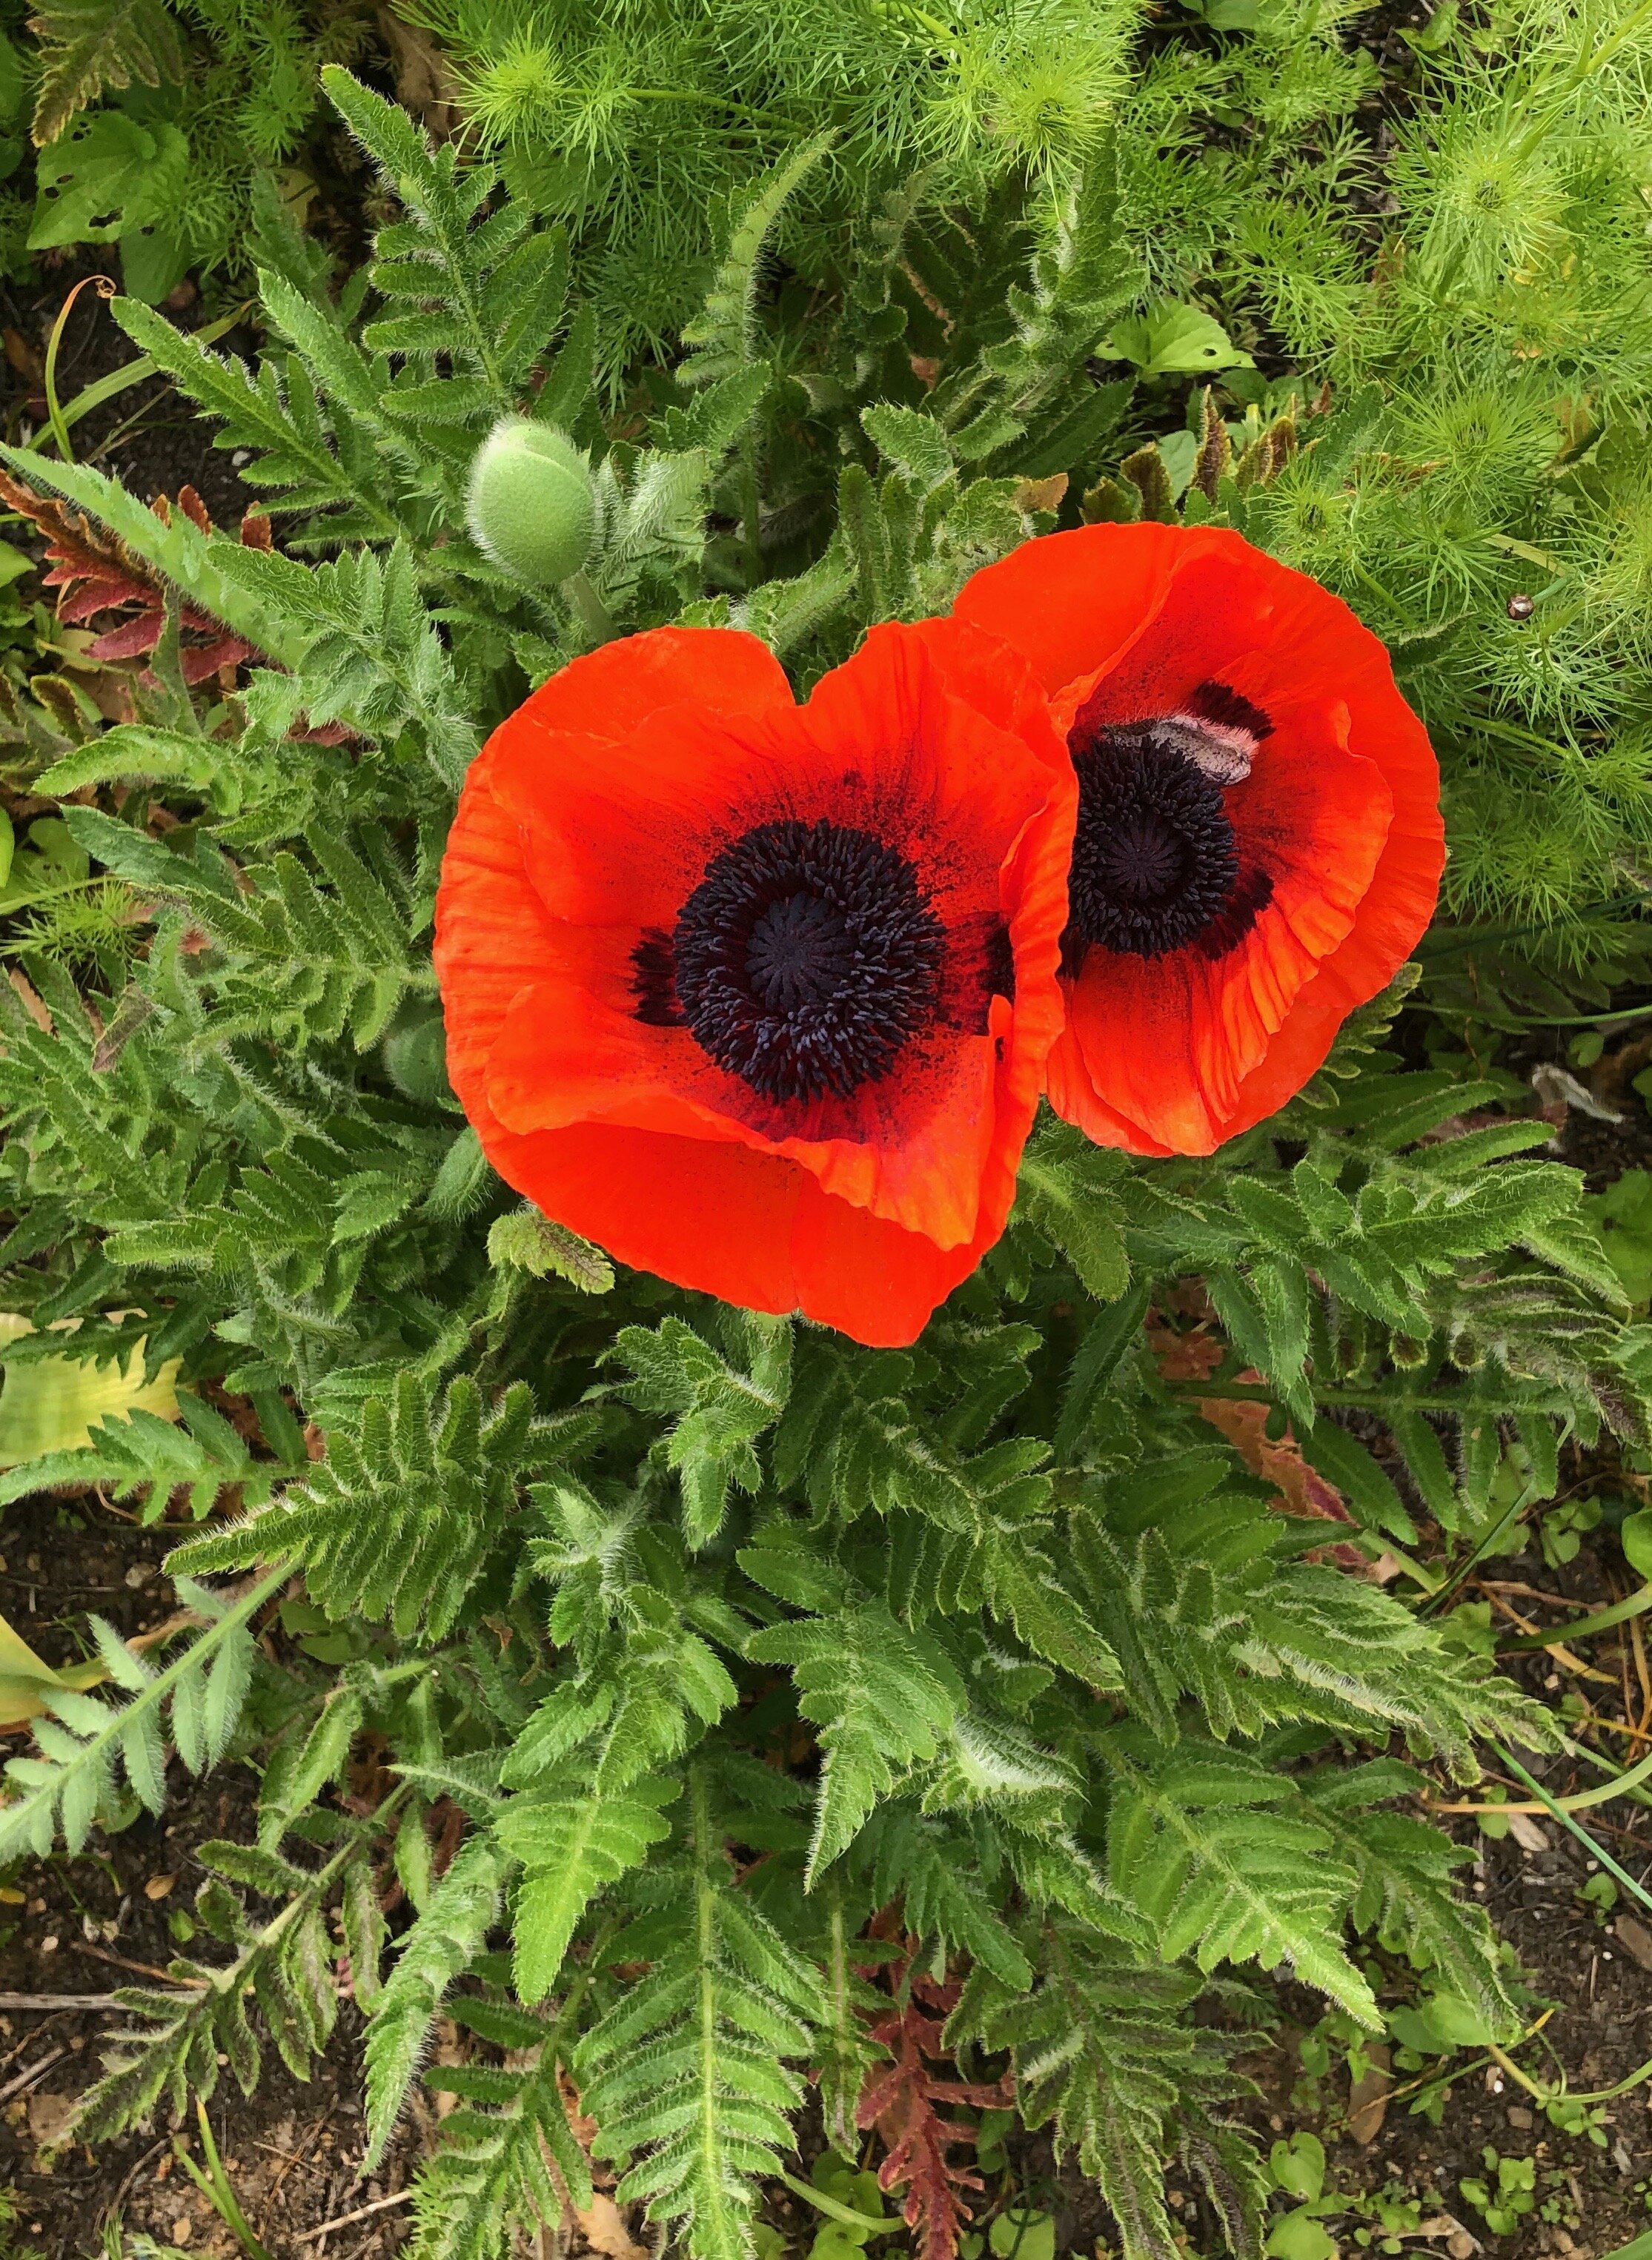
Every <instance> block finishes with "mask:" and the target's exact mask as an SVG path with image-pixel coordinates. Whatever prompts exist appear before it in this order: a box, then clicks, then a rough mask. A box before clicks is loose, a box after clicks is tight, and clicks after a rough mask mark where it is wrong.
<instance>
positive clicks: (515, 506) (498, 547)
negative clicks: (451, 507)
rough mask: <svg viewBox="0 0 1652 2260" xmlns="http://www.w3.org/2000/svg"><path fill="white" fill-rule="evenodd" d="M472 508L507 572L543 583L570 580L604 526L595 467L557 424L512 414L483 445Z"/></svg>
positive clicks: (484, 544) (476, 530)
mask: <svg viewBox="0 0 1652 2260" xmlns="http://www.w3.org/2000/svg"><path fill="white" fill-rule="evenodd" d="M465 514H466V517H467V519H468V521H469V526H470V531H471V533H473V534H474V535H475V537H476V542H477V544H478V546H479V547H481V548H482V549H483V551H485V553H486V554H487V555H488V556H490V557H491V558H492V560H493V561H494V563H495V564H496V565H501V566H503V567H504V570H505V571H506V572H507V573H514V574H515V575H516V576H517V578H518V580H519V581H527V582H530V583H532V584H533V586H534V587H535V588H547V587H548V586H549V585H550V584H551V583H553V582H555V581H566V580H567V578H568V577H569V574H570V573H577V572H578V570H579V569H580V567H581V566H582V565H583V563H584V561H585V560H586V558H587V557H588V556H589V555H590V542H591V535H592V533H593V532H594V531H595V529H596V524H597V500H596V496H595V494H594V493H593V491H592V489H591V483H590V468H589V466H588V465H587V463H586V461H585V458H584V456H583V454H581V453H580V451H579V449H578V448H577V447H576V446H575V445H574V443H573V441H572V440H570V439H569V436H568V434H567V433H566V432H559V431H558V430H557V428H556V426H555V425H554V424H533V423H530V422H529V421H528V419H527V418H526V416H506V417H504V418H503V419H502V420H501V421H500V422H499V423H497V424H496V425H495V426H494V427H493V429H492V431H491V432H490V433H489V434H488V436H487V438H486V439H485V440H483V443H482V445H481V447H478V448H477V450H476V460H475V461H474V462H473V463H472V464H471V466H470V487H469V492H468V497H467V498H466V511H465Z"/></svg>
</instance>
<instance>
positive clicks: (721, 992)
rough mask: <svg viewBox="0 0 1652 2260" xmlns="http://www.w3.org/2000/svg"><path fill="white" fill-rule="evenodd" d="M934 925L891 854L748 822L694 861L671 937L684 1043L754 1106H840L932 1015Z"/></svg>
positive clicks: (937, 950) (869, 839)
mask: <svg viewBox="0 0 1652 2260" xmlns="http://www.w3.org/2000/svg"><path fill="white" fill-rule="evenodd" d="M946 948H947V937H946V931H945V929H944V927H943V926H942V925H941V923H940V919H938V918H937V917H936V915H935V913H934V912H933V910H932V909H931V907H930V905H929V904H928V902H927V900H926V898H925V896H924V892H923V890H922V888H921V887H920V886H919V880H918V874H917V872H916V871H915V870H914V869H913V868H912V864H911V863H910V862H907V860H906V858H905V856H904V855H901V854H900V853H899V852H898V850H897V849H895V848H893V847H888V846H886V845H885V844H884V842H883V840H879V839H877V838H876V837H875V836H874V835H873V834H872V833H869V832H862V831H858V830H856V829H855V827H854V826H851V825H845V824H833V823H830V822H828V821H827V820H826V819H824V818H823V819H821V820H820V821H819V823H816V824H804V823H801V822H798V821H797V820H795V819H792V820H788V821H783V822H780V823H775V824H760V825H758V826H756V828H755V829H754V831H751V832H747V833H745V834H744V835H743V837H741V838H740V839H739V840H734V841H733V842H732V843H731V844H730V846H728V847H725V848H724V849H722V850H721V852H720V853H719V855H715V856H714V857H713V858H712V861H711V862H710V863H709V864H708V865H707V866H706V870H705V876H704V878H703V879H702V880H701V882H700V883H699V885H698V886H697V887H696V888H695V890H694V891H693V893H692V894H691V895H690V897H689V898H688V900H687V902H685V903H684V904H683V909H682V912H681V913H680V914H679V916H678V919H677V922H676V929H675V931H674V932H673V934H672V936H671V955H672V959H673V964H674V971H675V985H676V1001H677V1004H678V1005H679V1006H680V1008H681V1010H682V1012H683V1018H684V1019H686V1020H687V1022H688V1025H689V1027H690V1031H691V1032H692V1033H693V1035H694V1037H695V1039H696V1040H697V1042H698V1043H699V1044H700V1046H701V1047H702V1048H703V1049H704V1050H705V1051H706V1052H708V1053H709V1054H710V1055H711V1056H712V1058H713V1059H714V1060H715V1061H716V1062H717V1063H718V1065H719V1067H721V1068H724V1069H726V1070H727V1072H728V1073H729V1074H731V1075H737V1076H740V1078H741V1080H742V1081H743V1082H745V1083H747V1084H750V1086H751V1088H752V1089H753V1090H754V1091H759V1092H761V1093H762V1095H763V1096H764V1097H765V1098H771V1099H775V1100H777V1101H792V1100H799V1099H802V1100H810V1099H816V1098H826V1096H828V1095H830V1096H832V1097H833V1098H847V1097H849V1095H850V1094H851V1093H852V1092H854V1091H858V1090H859V1089H860V1088H861V1086H862V1084H867V1083H871V1082H874V1081H876V1078H877V1077H878V1076H882V1075H886V1074H887V1073H888V1072H889V1070H890V1068H891V1067H892V1066H893V1065H894V1063H895V1061H896V1059H897V1057H898V1055H899V1053H900V1051H901V1049H902V1048H903V1046H904V1045H905V1043H906V1042H907V1041H908V1040H909V1038H911V1037H912V1035H913V1034H914V1033H916V1032H917V1031H918V1030H919V1028H920V1027H922V1026H924V1025H925V1024H926V1021H928V1020H929V1019H931V1018H932V1017H933V1013H934V1011H935V1007H936V1004H937V1000H938V998H939V996H940V980H941V972H942V965H943V961H944V958H945V955H946Z"/></svg>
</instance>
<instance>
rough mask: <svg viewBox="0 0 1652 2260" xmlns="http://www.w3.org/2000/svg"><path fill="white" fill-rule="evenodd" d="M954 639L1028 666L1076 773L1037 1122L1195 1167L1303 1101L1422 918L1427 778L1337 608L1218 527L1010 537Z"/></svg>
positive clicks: (1346, 615)
mask: <svg viewBox="0 0 1652 2260" xmlns="http://www.w3.org/2000/svg"><path fill="white" fill-rule="evenodd" d="M955 618H957V619H962V620H966V621H969V623H970V624H972V625H973V626H976V627H979V628H984V629H987V630H990V632H991V633H993V634H994V635H998V636H1001V637H1002V638H1003V639H1004V640H1005V642H1006V643H1008V644H1011V645H1012V646H1013V647H1015V649H1016V650H1017V651H1019V652H1020V653H1021V654H1023V655H1024V656H1025V657H1026V659H1027V660H1028V661H1029V662H1031V664H1032V667H1033V672H1034V674H1035V675H1036V676H1038V678H1039V680H1040V682H1041V683H1042V684H1043V686H1044V689H1045V691H1046V692H1047V694H1048V697H1049V699H1050V703H1051V706H1052V709H1053V711H1054V712H1055V720H1056V725H1057V726H1058V728H1060V729H1061V731H1062V733H1064V735H1065V736H1066V739H1067V743H1068V747H1069V752H1070V753H1071V755H1072V757H1073V764H1074V767H1075V769H1076V772H1077V776H1078V792H1079V800H1078V826H1077V833H1076V838H1075V841H1074V847H1073V867H1072V873H1071V877H1070V881H1069V891H1070V896H1071V905H1072V914H1071V922H1070V924H1069V927H1068V931H1067V933H1066V935H1065V937H1064V939H1063V944H1062V989H1063V991H1064V992H1065V995H1066V1000H1067V1025H1066V1026H1065V1028H1064V1029H1063V1031H1062V1035H1061V1038H1060V1040H1059V1041H1058V1042H1057V1043H1056V1045H1055V1048H1054V1050H1053V1051H1052V1052H1051V1054H1050V1062H1049V1069H1048V1093H1049V1098H1050V1103H1051V1104H1052V1105H1053V1106H1054V1107H1055V1110H1056V1112H1058V1113H1060V1114H1062V1115H1064V1116H1065V1117H1066V1118H1067V1119H1068V1120H1069V1122H1076V1123H1077V1124H1078V1125H1079V1126H1080V1127H1081V1128H1083V1130H1085V1131H1086V1132H1088V1134H1090V1136H1091V1137H1092V1138H1094V1139H1095V1140H1096V1141H1098V1143H1100V1144H1102V1145H1106V1146H1122V1147H1124V1148H1126V1149H1127V1150H1128V1151H1129V1152H1131V1153H1135V1154H1208V1153H1211V1152H1212V1151H1213V1149H1214V1148H1216V1147H1217V1146H1219V1144H1221V1142H1222V1141H1223V1140H1224V1139H1227V1138H1232V1137H1234V1136H1236V1135H1237V1134H1238V1133H1239V1132H1240V1131H1241V1130H1248V1129H1249V1128H1250V1126H1252V1124H1253V1123H1256V1122H1260V1121H1262V1119H1264V1118H1265V1117H1266V1116H1268V1115H1269V1114H1272V1113H1274V1112H1276V1111H1277V1109H1278V1108H1279V1107H1280V1106H1282V1105H1284V1102H1285V1100H1286V1099H1287V1098H1290V1097H1291V1094H1292V1092H1293V1091H1299V1090H1300V1089H1301V1087H1302V1085H1303V1084H1305V1083H1306V1082H1307V1080H1308V1078H1309V1077H1310V1076H1312V1074H1313V1072H1314V1071H1315V1069H1317V1068H1318V1067H1319V1065H1320V1063H1321V1062H1322V1061H1323V1060H1324V1058H1325V1055H1326V1054H1327V1052H1328V1051H1329V1049H1330V1048H1331V1044H1332V1041H1333V1039H1334V1036H1335V1034H1336V1032H1337V1029H1338V1028H1339V1027H1340V1026H1341V1023H1342V1021H1343V1020H1344V1019H1346V1018H1347V1016H1348V1013H1349V1012H1351V1011H1352V1010H1353V1009H1354V1007H1355V1005H1362V1004H1363V1003H1364V1002H1365V1001H1366V1000H1367V998H1371V997H1374V996H1375V995H1376V994H1377V991H1379V990H1381V989H1382V988H1384V986H1385V985H1386V983H1388V982H1389V980H1390V979H1391V977H1392V976H1393V974H1394V973H1395V971H1396V970H1397V969H1398V967H1399V966H1400V965H1401V964H1402V963H1403V962H1405V958H1406V957H1407V956H1408V955H1410V952H1411V950H1412V948H1413V946H1414V945H1415V943H1416V941H1417V939H1418V937H1419V936H1420V934H1421V933H1422V932H1423V930H1424V928H1425V927H1426V926H1427V923H1428V920H1429V919H1430V917H1431V916H1432V914H1433V912H1434V900H1435V898H1436V896H1437V894H1438V892H1439V886H1440V873H1441V866H1442V864H1443V862H1444V860H1445V835H1444V831H1443V827H1442V826H1441V818H1440V805H1439V803H1440V772H1439V769H1438V767H1437V765H1436V763H1435V761H1434V753H1433V750H1432V748H1431V747H1430V746H1429V743H1428V739H1427V733H1426V732H1425V731H1424V729H1423V726H1422V724H1421V723H1420V721H1419V720H1418V719H1417V717H1416V716H1415V715H1414V714H1413V713H1412V711H1411V709H1410V708H1409V707H1408V706H1407V705H1406V704H1405V700H1404V699H1403V698H1402V697H1400V695H1399V692H1398V690H1396V688H1395V686H1394V678H1393V674H1392V671H1391V668H1390V666H1389V662H1388V654H1386V652H1385V651H1384V648H1383V647H1382V645H1381V644H1380V643H1379V642H1378V641H1377V638H1376V637H1375V636H1374V635H1372V634H1371V633H1370V631H1369V630H1368V629H1366V628H1364V627H1362V626H1361V625H1360V623H1359V621H1358V620H1357V619H1355V617H1354V615H1353V613H1352V612H1351V611H1349V610H1348V606H1347V605H1346V604H1343V603H1342V602H1341V599H1340V598H1338V597H1334V596H1332V595H1331V593H1330V592H1329V590H1326V589H1322V588H1320V587H1319V584H1318V583H1317V582H1314V581H1311V580H1309V579H1308V578H1307V577H1306V576H1305V575H1304V574H1301V573H1294V572H1292V571H1291V570H1290V569H1289V568H1288V567H1286V566H1284V565H1280V564H1278V563H1277V562H1276V561H1274V560H1273V559H1272V558H1270V557H1267V556H1264V555H1263V554H1262V552H1261V551H1260V550H1257V549H1253V548H1252V547H1250V545H1249V543H1248V542H1246V541H1243V540H1241V539H1240V537H1239V535H1238V534H1236V533H1228V532H1226V531H1225V530H1223V529H1221V528H1219V527H1215V526H1205V527H1182V526H1146V525H1141V526H1086V527H1083V528H1082V529H1081V530H1079V531H1078V532H1076V533H1052V534H1048V535H1046V536H1045V537H1044V538H1043V539H1042V540H1036V541H1029V542H1027V543H1026V545H1025V546H1024V547H1021V548H1019V549H1017V550H1015V551H1013V552H1012V554H1010V555H1009V556H1008V557H1005V558H1004V559H1003V560H1001V561H1000V562H998V564H996V565H989V566H987V567H986V568H985V569H984V570H983V571H982V572H979V573H977V574H976V576H974V578H973V579H972V580H970V581H969V583H967V584H966V585H965V587H964V589H963V590H962V593H961V594H960V596H959V597H958V601H957V604H956V606H955Z"/></svg>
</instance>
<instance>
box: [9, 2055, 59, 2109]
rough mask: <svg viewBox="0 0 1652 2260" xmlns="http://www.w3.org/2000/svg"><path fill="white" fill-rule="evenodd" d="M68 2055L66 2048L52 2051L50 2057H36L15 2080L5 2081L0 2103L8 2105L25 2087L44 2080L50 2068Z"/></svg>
mask: <svg viewBox="0 0 1652 2260" xmlns="http://www.w3.org/2000/svg"><path fill="white" fill-rule="evenodd" d="M67 2055H68V2049H66V2048H61V2049H53V2050H52V2053H51V2054H50V2056H37V2057H36V2058H35V2060H34V2062H33V2063H32V2064H30V2065H29V2066H28V2067H27V2068H26V2070H23V2071H20V2072H18V2076H17V2078H15V2079H9V2080H7V2082H6V2084H5V2085H4V2087H0V2103H10V2102H11V2099H12V2097H13V2096H14V2095H21V2094H22V2092H23V2091H24V2089H25V2087H32V2086H33V2085H34V2083H35V2081H36V2080H37V2079H44V2078H45V2077H46V2073H47V2072H48V2071H50V2070H51V2069H52V2066H53V2065H54V2063H61V2061H62V2059H63V2057H65V2056H67Z"/></svg>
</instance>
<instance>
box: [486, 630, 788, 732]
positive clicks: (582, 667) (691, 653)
mask: <svg viewBox="0 0 1652 2260" xmlns="http://www.w3.org/2000/svg"><path fill="white" fill-rule="evenodd" d="M685 700H689V701H693V702H695V703H697V704H703V705H705V706H708V707H710V708H712V710H713V711H714V712H719V713H758V712H761V711H762V709H763V708H764V707H766V706H790V704H791V703H792V699H791V685H790V683H788V682H787V680H786V671H785V669H784V668H783V667H782V666H781V664H780V662H779V661H778V660H777V659H776V657H775V655H774V654H773V652H771V651H770V650H769V647H768V645H767V644H766V643H763V642H762V640H760V639H759V638H758V637H756V636H754V635H747V633H746V632H745V630H744V629H742V628H649V629H647V630H646V631H645V633H642V634H641V635H633V636H624V637H621V638H620V639H619V640H617V641H615V642H613V643H605V644H604V645H603V646H602V647H600V648H599V649H598V650H597V651H592V652H587V653H586V654H585V656H584V657H583V659H576V660H575V661H573V662H571V663H570V664H569V666H567V667H565V668H563V669H561V671H560V673H558V674H555V675H553V676H551V677H550V679H549V681H548V682H546V683H540V687H539V689H538V690H536V691H534V692H533V696H532V697H529V698H527V699H526V700H525V701H524V702H523V704H521V705H520V706H518V708H517V710H516V712H515V713H514V714H512V715H511V718H510V719H509V720H508V721H505V722H502V723H501V724H500V726H499V727H498V729H497V730H496V731H495V733H494V739H495V740H497V739H500V738H504V737H506V736H509V737H510V738H511V739H516V738H518V737H522V738H529V739H533V738H544V739H549V738H550V737H552V736H553V735H554V734H559V733H561V732H563V731H569V732H571V733H573V734H574V735H575V736H576V737H582V738H601V739H606V740H615V739H619V738H628V737H629V736H630V735H631V733H633V731H634V730H636V729H637V728H638V727H640V725H641V724H642V723H644V722H646V721H647V719H648V717H649V715H650V714H654V713H657V712H658V711H659V710H660V708H661V707H662V706H676V705H680V704H683V701H685ZM491 742H493V740H490V743H491Z"/></svg>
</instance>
